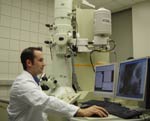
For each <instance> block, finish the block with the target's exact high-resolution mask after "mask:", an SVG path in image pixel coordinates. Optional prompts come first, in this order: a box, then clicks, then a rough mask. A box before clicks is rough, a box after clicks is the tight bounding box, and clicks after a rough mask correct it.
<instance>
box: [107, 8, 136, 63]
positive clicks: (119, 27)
mask: <svg viewBox="0 0 150 121" xmlns="http://www.w3.org/2000/svg"><path fill="white" fill-rule="evenodd" d="M112 39H113V40H114V41H115V42H116V49H115V51H116V53H117V60H116V59H115V55H114V53H111V54H110V60H111V62H115V61H117V62H119V61H123V60H126V59H127V58H128V57H131V56H133V40H132V10H131V9H127V10H123V11H120V12H117V13H113V14H112Z"/></svg>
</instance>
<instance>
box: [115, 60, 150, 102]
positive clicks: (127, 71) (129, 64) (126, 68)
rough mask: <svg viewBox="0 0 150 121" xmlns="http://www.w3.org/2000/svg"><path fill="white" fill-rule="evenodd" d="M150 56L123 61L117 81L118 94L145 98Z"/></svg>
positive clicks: (130, 97)
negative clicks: (149, 57)
mask: <svg viewBox="0 0 150 121" xmlns="http://www.w3.org/2000/svg"><path fill="white" fill-rule="evenodd" d="M147 60H148V58H140V59H133V60H128V61H124V62H121V63H120V65H119V74H118V82H117V91H116V96H117V97H121V98H125V99H131V100H144V96H145V85H146V76H147Z"/></svg>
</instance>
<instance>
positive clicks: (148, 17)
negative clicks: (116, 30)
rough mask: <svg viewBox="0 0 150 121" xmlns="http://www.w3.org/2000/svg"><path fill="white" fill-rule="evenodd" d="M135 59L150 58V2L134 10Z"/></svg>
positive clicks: (138, 5) (136, 6)
mask: <svg viewBox="0 0 150 121" xmlns="http://www.w3.org/2000/svg"><path fill="white" fill-rule="evenodd" d="M132 17H133V19H132V20H133V21H132V23H133V54H134V57H144V56H150V0H147V1H146V2H142V3H139V4H136V5H134V6H133V8H132Z"/></svg>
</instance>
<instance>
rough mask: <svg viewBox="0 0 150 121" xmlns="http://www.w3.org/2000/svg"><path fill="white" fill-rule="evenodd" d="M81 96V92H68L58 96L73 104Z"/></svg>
mask: <svg viewBox="0 0 150 121" xmlns="http://www.w3.org/2000/svg"><path fill="white" fill-rule="evenodd" d="M79 96H80V94H79V93H66V94H64V95H61V96H58V97H57V98H59V99H61V100H63V101H65V102H67V103H70V104H73V103H75V102H76V101H77V99H78V98H79Z"/></svg>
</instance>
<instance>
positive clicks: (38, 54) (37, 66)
mask: <svg viewBox="0 0 150 121" xmlns="http://www.w3.org/2000/svg"><path fill="white" fill-rule="evenodd" d="M20 58H21V63H22V65H23V69H24V70H26V71H28V72H30V73H31V74H32V75H33V76H36V75H38V74H40V73H42V72H43V69H44V66H45V64H44V58H43V54H42V48H40V47H29V48H26V49H24V50H23V51H22V53H21V56H20Z"/></svg>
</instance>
